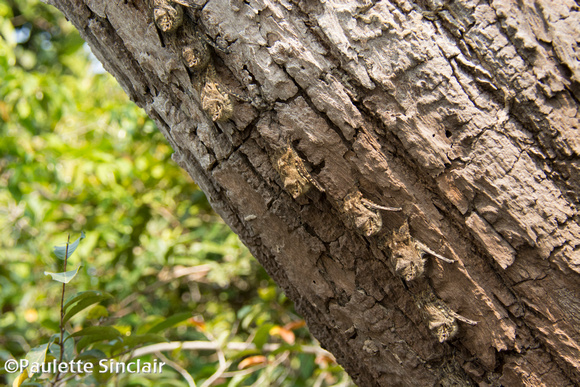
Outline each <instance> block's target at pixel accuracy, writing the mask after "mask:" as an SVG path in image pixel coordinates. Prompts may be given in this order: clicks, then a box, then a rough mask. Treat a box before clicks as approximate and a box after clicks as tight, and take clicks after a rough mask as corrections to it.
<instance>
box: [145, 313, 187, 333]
mask: <svg viewBox="0 0 580 387" xmlns="http://www.w3.org/2000/svg"><path fill="white" fill-rule="evenodd" d="M190 317H191V312H183V313H178V314H174V315H173V316H171V317H168V318H166V319H165V320H163V321H161V322H160V323H158V324H155V325H154V326H152V327H151V328H149V330H148V331H147V333H158V332H161V331H164V330H165V329H167V328H170V327H172V326H174V325H175V324H178V323H180V322H182V321H184V320H187V319H188V318H190Z"/></svg>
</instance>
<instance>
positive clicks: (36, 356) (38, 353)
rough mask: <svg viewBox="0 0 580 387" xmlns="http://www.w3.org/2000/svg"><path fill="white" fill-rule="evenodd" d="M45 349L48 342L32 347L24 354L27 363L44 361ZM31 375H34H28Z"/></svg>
mask: <svg viewBox="0 0 580 387" xmlns="http://www.w3.org/2000/svg"><path fill="white" fill-rule="evenodd" d="M47 349H48V344H42V345H39V346H38V347H34V348H32V349H31V350H30V351H28V353H27V354H26V360H28V364H32V363H36V364H41V363H44V360H45V359H46V350H47ZM32 375H34V374H30V376H32Z"/></svg>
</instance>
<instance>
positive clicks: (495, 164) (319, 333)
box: [51, 0, 580, 386]
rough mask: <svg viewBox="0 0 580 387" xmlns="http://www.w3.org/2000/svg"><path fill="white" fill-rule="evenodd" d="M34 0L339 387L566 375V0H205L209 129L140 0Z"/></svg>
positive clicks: (578, 241)
mask: <svg viewBox="0 0 580 387" xmlns="http://www.w3.org/2000/svg"><path fill="white" fill-rule="evenodd" d="M51 2H52V3H53V4H54V5H56V6H57V7H58V8H60V9H61V10H62V11H63V12H64V13H65V14H66V16H67V17H68V18H69V20H71V21H72V22H73V24H74V25H75V26H76V27H77V28H78V29H79V31H80V32H81V34H82V36H83V37H84V38H85V39H86V40H87V42H88V43H89V44H90V46H91V48H92V50H93V52H94V53H95V55H96V56H97V57H98V58H99V59H100V60H101V61H102V62H103V64H104V66H105V68H106V69H107V70H108V71H109V72H111V73H112V74H113V75H114V76H115V77H116V78H117V80H118V81H119V83H120V84H121V85H122V86H123V88H124V89H125V91H126V92H127V94H128V95H129V96H130V97H131V99H132V100H134V101H135V102H136V103H137V104H138V105H139V106H142V107H143V108H144V109H145V110H146V111H147V113H148V114H149V116H150V117H151V118H153V119H154V120H155V121H156V122H157V125H158V127H159V129H160V130H161V131H162V132H163V133H164V134H165V136H166V138H167V140H168V141H169V142H170V144H171V145H172V147H173V148H174V150H175V159H176V161H178V162H179V164H180V165H181V166H182V167H183V168H184V169H186V170H187V171H188V172H189V173H190V174H191V176H192V177H193V178H194V180H195V181H196V182H197V184H198V185H199V186H200V187H201V188H202V189H203V190H204V192H205V193H206V195H207V196H208V199H209V200H210V202H211V203H212V205H213V207H214V208H215V210H216V211H217V212H218V213H219V214H220V215H221V216H222V217H223V218H224V220H225V221H226V222H227V223H228V224H229V225H230V226H231V227H232V229H233V230H234V231H235V232H236V233H238V234H239V236H240V237H241V239H242V240H243V241H244V243H245V244H246V245H247V246H248V247H249V248H250V250H251V251H252V253H253V254H254V256H255V257H256V258H257V259H258V260H259V261H260V262H261V264H262V265H263V266H264V267H265V268H266V270H267V271H268V272H269V273H270V275H271V276H272V277H273V278H274V279H275V281H276V282H277V283H278V284H280V285H281V286H282V287H283V289H284V291H285V292H286V294H287V295H288V296H289V297H290V298H291V299H292V300H294V302H295V303H296V306H297V309H298V310H299V311H300V312H301V313H302V314H303V316H304V317H305V319H306V320H307V322H308V325H309V327H310V330H311V331H312V333H313V334H314V335H315V336H316V337H317V338H318V339H319V340H320V341H321V343H322V344H323V346H325V347H326V348H327V349H329V350H330V351H331V352H333V353H334V354H335V355H336V357H337V359H338V361H339V362H340V363H341V364H342V365H343V366H344V367H345V369H346V370H347V371H348V372H349V373H350V375H351V376H352V378H353V379H354V381H355V382H356V383H357V384H359V385H361V386H374V385H383V386H387V385H389V386H392V385H408V386H418V385H421V386H428V385H437V384H441V385H454V383H455V385H470V384H479V385H482V386H484V385H504V386H517V385H525V386H537V385H548V386H565V385H580V282H579V278H580V276H579V274H580V253H579V251H578V249H579V246H580V228H579V226H578V211H577V204H578V198H579V193H580V159H579V155H580V135H579V112H578V99H579V98H580V87H579V85H580V62H579V57H580V50H579V48H578V42H580V13H579V12H578V5H577V4H575V3H574V2H573V1H566V0H564V1H559V2H548V1H546V0H536V1H534V2H531V1H521V2H518V3H517V4H518V5H516V3H515V2H509V1H506V2H501V1H491V2H486V1H463V0H462V1H454V2H450V3H449V4H444V2H443V1H441V2H440V3H441V4H439V5H437V4H436V3H437V1H436V0H432V1H431V0H425V1H418V2H417V3H416V4H413V3H412V2H409V1H403V0H392V1H369V0H359V1H341V0H327V1H322V0H321V1H315V0H310V1H289V0H279V1H269V0H252V1H247V2H246V1H241V0H230V1H229V2H227V1H217V0H210V1H208V2H207V4H205V6H204V7H203V9H202V10H200V11H195V12H193V8H188V9H186V12H185V21H184V24H183V26H181V27H179V28H181V29H183V31H184V32H187V31H188V32H190V33H191V34H193V35H195V34H194V33H193V32H192V29H194V28H196V29H197V30H198V33H197V34H198V35H199V34H204V35H207V36H208V37H209V38H210V39H211V40H214V41H216V42H218V44H222V45H224V44H226V45H227V46H228V50H227V53H226V52H222V51H221V50H213V51H214V53H213V54H212V55H213V58H212V59H211V60H212V61H213V63H214V65H215V68H216V73H217V75H216V77H217V79H218V83H219V84H220V85H221V86H222V87H223V88H224V89H228V90H231V91H233V92H235V93H237V94H240V95H242V96H244V97H246V99H248V101H244V100H240V99H236V98H234V97H231V98H232V99H233V101H234V110H233V116H232V117H231V118H230V119H229V120H225V121H223V122H218V123H216V122H213V121H212V117H211V116H210V115H208V113H207V112H205V111H204V110H203V109H202V107H201V106H202V105H201V103H202V100H201V97H200V87H199V86H196V83H199V82H200V81H199V80H197V81H196V77H199V76H200V75H199V74H197V75H196V74H190V73H188V70H187V69H186V67H185V65H184V64H183V61H182V59H181V58H180V55H179V47H176V46H178V45H179V44H178V43H175V42H177V40H172V38H171V35H170V34H171V33H163V32H161V31H160V30H159V29H158V28H157V27H156V26H155V24H154V22H153V11H152V4H150V3H148V2H143V1H138V0H133V1H124V2H121V1H92V0H84V1H83V0H52V1H51ZM190 2H191V3H193V2H194V1H190ZM193 19H195V20H193ZM194 21H195V23H194ZM219 42H221V43H219ZM201 83H203V80H202V81H201ZM226 118H227V117H226ZM289 146H291V147H292V148H293V149H294V150H295V152H294V154H295V155H297V157H299V158H300V159H299V160H294V161H292V162H295V163H298V164H300V163H301V161H300V160H302V161H303V163H304V169H305V170H306V171H307V172H306V174H304V172H303V171H302V172H301V173H300V174H299V175H298V176H297V177H296V176H294V178H295V180H296V179H297V180H298V181H299V182H300V179H305V181H303V182H302V183H303V186H306V188H308V187H310V189H309V190H308V192H306V188H304V187H302V188H303V189H302V190H300V189H299V190H298V192H294V191H292V192H291V191H290V189H289V188H290V183H289V180H288V179H291V178H292V171H293V170H292V168H290V172H288V171H289V170H288V164H287V163H286V164H283V163H278V162H277V160H279V157H280V156H279V155H280V154H281V152H283V151H284V149H286V150H287V149H289V148H288V147H289ZM288 154H290V153H288ZM277 163H278V164H277ZM290 164H291V163H290ZM300 165H301V164H300ZM285 168H286V169H285ZM295 169H296V168H295ZM308 175H310V177H311V179H312V181H310V180H308V179H309V176H308ZM322 191H324V192H322ZM361 194H362V196H361ZM349 195H350V196H349ZM357 195H358V196H357ZM357 197H358V198H359V199H358V201H357V199H356V198H357ZM349 198H351V199H352V198H354V199H352V200H353V201H352V202H349V200H350V199H349ZM361 198H364V199H366V200H369V201H372V202H373V203H376V204H378V205H382V206H390V207H400V208H402V211H399V212H396V211H383V210H378V209H369V208H368V206H369V202H364V201H363V200H362V199H361ZM347 202H348V203H350V204H348V205H347ZM405 221H407V222H408V225H409V232H410V235H411V236H412V239H410V241H411V242H410V243H411V245H409V246H411V247H410V248H414V249H415V250H408V251H407V253H408V254H410V255H409V256H410V257H411V258H410V259H411V261H413V260H414V261H413V262H411V263H413V264H414V265H415V266H413V267H415V268H417V267H419V269H421V270H416V272H414V274H412V275H409V276H407V277H404V276H401V270H403V269H401V267H399V266H398V265H399V264H401V262H402V261H399V260H397V258H396V257H395V254H393V252H394V251H395V250H396V248H397V247H394V245H395V244H394V242H393V238H394V237H393V236H394V235H397V232H398V231H397V230H402V228H401V227H402V226H403V228H404V224H405ZM365 227H366V228H365ZM416 241H418V242H420V243H419V244H417V243H415V242H416ZM417 246H424V247H427V248H428V249H430V250H431V251H432V252H435V253H438V254H440V255H442V256H444V257H447V258H449V259H453V260H455V262H454V263H447V262H445V261H443V260H441V259H437V258H435V257H433V255H430V254H427V255H425V256H424V258H428V260H427V261H426V262H425V261H424V260H423V259H421V256H420V254H419V255H417V254H418V253H413V251H420V252H421V253H422V252H424V250H420V248H418V247H417ZM417 249H419V250H417ZM413 254H415V255H413ZM417 257H418V258H417ZM407 263H409V262H407ZM423 263H424V265H425V267H422V266H421V265H422V264H423ZM408 267H411V266H408ZM429 292H430V293H429ZM422 294H431V296H432V297H435V298H432V300H436V302H435V301H433V302H431V303H430V304H429V302H430V301H429V300H428V299H427V298H422ZM425 300H427V301H425ZM426 305H427V306H426ZM429 305H431V306H433V308H435V309H433V308H431V309H429V307H428V306H429ZM433 310H435V312H433ZM437 310H438V311H439V312H440V313H439V314H437V313H436V311H437ZM455 313H457V315H456V314H455ZM458 315H461V316H463V317H465V318H466V319H467V320H466V321H467V322H469V321H471V320H474V321H475V322H477V325H470V324H469V323H466V322H465V321H461V319H460V318H459V317H458ZM437 316H439V317H437ZM441 327H444V328H449V329H450V330H453V329H455V328H458V329H459V331H458V333H454V332H452V333H451V334H450V336H451V337H449V338H447V337H445V336H441V335H440V333H441V332H442V331H440V328H441ZM452 328H453V329H452Z"/></svg>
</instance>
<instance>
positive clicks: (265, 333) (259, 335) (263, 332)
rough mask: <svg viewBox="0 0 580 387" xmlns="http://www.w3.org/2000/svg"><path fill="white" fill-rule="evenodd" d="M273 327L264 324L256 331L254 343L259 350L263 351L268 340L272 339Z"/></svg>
mask: <svg viewBox="0 0 580 387" xmlns="http://www.w3.org/2000/svg"><path fill="white" fill-rule="evenodd" d="M273 326H274V324H264V325H262V326H260V327H259V328H258V330H256V334H255V336H254V340H252V343H254V344H256V347H257V348H258V349H262V347H263V346H264V344H266V342H267V341H268V338H269V337H270V329H272V327H273Z"/></svg>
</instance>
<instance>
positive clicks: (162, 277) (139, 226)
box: [0, 0, 350, 386]
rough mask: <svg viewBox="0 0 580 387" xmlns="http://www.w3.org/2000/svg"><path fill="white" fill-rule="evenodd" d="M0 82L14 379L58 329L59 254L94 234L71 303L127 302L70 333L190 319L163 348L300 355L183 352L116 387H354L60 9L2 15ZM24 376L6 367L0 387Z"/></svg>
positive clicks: (8, 332) (79, 256) (6, 293)
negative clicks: (184, 345) (205, 346)
mask: <svg viewBox="0 0 580 387" xmlns="http://www.w3.org/2000/svg"><path fill="white" fill-rule="evenodd" d="M0 80H1V81H0V155H1V158H0V366H2V364H3V363H4V361H6V360H7V359H10V358H15V359H21V358H23V357H24V356H25V354H26V353H27V352H28V350H30V348H32V347H34V346H37V345H39V344H42V343H46V342H47V340H48V338H49V337H50V336H51V335H52V334H53V333H55V332H56V331H57V330H58V322H59V302H60V289H61V288H60V286H59V284H58V283H56V282H53V281H51V280H50V277H48V276H46V275H44V271H45V270H48V271H55V270H56V269H58V268H55V265H56V264H55V259H54V256H53V255H52V246H53V245H56V244H61V243H63V242H65V241H66V238H67V235H68V234H69V233H70V234H71V240H74V239H76V238H77V237H78V236H79V234H80V231H81V230H84V231H85V232H86V239H85V240H84V241H83V242H82V243H81V245H80V246H79V248H78V250H77V253H76V254H75V256H74V257H73V258H72V262H71V266H70V267H76V266H78V264H79V263H82V264H83V267H82V268H81V271H80V272H79V275H78V276H77V277H76V278H75V279H74V281H73V282H71V283H70V284H69V285H67V291H68V292H71V293H74V292H79V291H84V290H102V291H106V292H109V293H111V294H112V295H113V296H114V301H113V302H109V303H105V304H103V305H102V306H97V307H95V308H93V309H91V310H88V312H87V313H84V314H81V315H80V317H78V318H76V319H73V320H71V322H70V323H69V326H68V329H69V331H70V332H73V331H76V330H79V329H81V328H85V327H87V326H92V325H99V324H108V325H112V326H114V327H115V328H116V329H118V330H119V331H120V332H122V333H123V334H133V333H135V332H140V331H143V330H145V329H146V328H147V327H151V326H152V324H155V323H158V322H159V321H163V319H167V318H170V317H171V316H174V315H176V314H178V313H182V312H191V318H189V319H187V320H185V321H183V322H181V323H179V324H177V325H176V326H168V327H166V328H165V329H164V330H163V331H162V332H160V333H161V334H162V335H163V336H164V337H165V338H166V339H168V340H170V341H207V342H214V343H217V345H218V346H220V347H222V348H226V346H227V344H228V343H235V342H248V341H253V342H254V343H255V344H257V345H258V347H261V346H262V345H264V344H265V345H266V346H267V345H268V344H267V343H280V344H282V348H289V349H290V350H279V351H273V352H272V351H270V352H267V351H263V352H262V351H259V350H255V351H240V350H235V349H224V350H223V353H222V352H221V351H217V352H216V351H215V350H204V351H195V350H174V351H172V352H165V353H164V355H161V356H167V358H168V359H170V361H171V362H173V364H174V365H176V366H175V367H173V368H167V367H166V368H164V370H165V371H164V372H163V373H162V374H158V375H152V376H150V377H147V378H145V377H143V375H138V374H137V375H129V374H126V375H120V376H119V377H117V378H113V379H111V380H110V381H109V382H108V383H109V384H110V385H126V386H129V385H135V386H153V385H171V386H187V385H188V382H187V374H190V375H191V376H192V377H193V379H194V380H195V381H196V382H197V383H204V381H205V382H206V385H207V384H208V383H209V382H212V383H213V384H212V385H219V386H237V385H267V386H275V385H280V386H325V385H349V384H350V382H349V379H348V377H347V376H346V375H345V374H344V372H343V371H342V369H341V368H340V367H339V366H337V365H336V363H334V362H333V361H332V360H331V359H330V358H329V357H328V356H326V355H325V354H324V353H323V352H322V351H321V350H320V349H317V348H310V347H307V346H305V345H312V344H313V339H312V338H311V337H310V336H309V334H308V331H307V330H306V328H304V327H301V325H302V324H301V318H300V317H299V316H298V315H296V313H295V312H294V310H293V306H292V304H291V302H290V301H289V300H288V299H287V298H286V297H285V296H284V294H283V293H282V292H281V291H280V289H278V288H277V287H276V286H275V284H274V283H273V282H272V281H271V280H270V279H269V277H268V276H267V274H266V273H265V272H264V271H263V269H262V268H261V267H260V266H259V264H258V263H257V262H256V261H255V260H254V259H253V258H252V257H251V256H250V254H249V252H248V250H247V249H246V248H245V247H244V246H243V245H242V244H241V243H240V241H239V240H238V238H237V236H236V235H235V234H233V233H232V232H231V231H230V229H229V228H228V227H227V226H226V225H225V224H224V223H223V222H222V220H221V219H220V218H219V217H218V216H217V215H216V214H215V213H214V212H213V211H212V209H211V207H210V206H209V204H208V202H207V201H206V199H205V196H204V195H203V193H202V192H201V191H200V190H199V189H198V188H197V186H196V185H195V184H194V183H193V182H192V181H191V179H190V178H189V177H188V176H187V175H186V173H185V172H184V171H183V170H181V169H180V168H179V167H178V166H177V165H175V164H174V162H173V161H172V160H171V158H170V156H171V153H172V150H171V149H170V147H169V146H168V145H167V143H166V141H165V139H164V138H163V136H162V135H161V134H160V133H159V132H158V131H157V129H156V127H155V124H154V123H153V122H152V121H151V120H149V119H148V118H147V116H146V115H145V113H144V112H143V111H142V110H141V109H139V108H138V107H136V106H135V105H134V104H133V103H132V102H130V101H129V100H128V98H127V97H126V95H125V94H124V92H123V91H122V90H121V88H120V87H119V86H118V85H117V83H116V82H115V81H114V79H113V78H112V77H111V76H110V75H108V74H106V73H103V72H102V71H99V66H98V64H97V63H96V62H95V61H94V60H93V59H91V55H90V51H89V50H88V48H87V46H86V45H85V44H84V42H83V40H82V39H81V38H80V36H79V35H78V33H77V32H76V30H75V29H74V27H72V25H70V24H69V23H68V22H67V21H66V20H65V19H64V17H63V16H62V15H61V14H60V13H59V12H58V11H57V10H56V9H54V8H52V7H50V6H47V5H45V4H42V3H40V2H39V1H37V0H18V1H5V0H0ZM69 270H70V269H69ZM168 325H171V324H168ZM294 341H295V343H294ZM266 346H264V347H263V348H262V349H264V348H266ZM284 346H285V347H284ZM307 348H309V349H310V350H309V351H307V350H306V349H307ZM221 355H224V356H225V359H226V360H227V362H226V363H224V362H223V360H224V359H223V358H222V362H221V363H220V359H219V358H220V356H221ZM150 356H151V355H150ZM153 356H156V355H153ZM149 359H151V357H150V358H149ZM220 364H221V367H220ZM224 366H225V368H224ZM179 368H182V369H181V370H180V369H179ZM15 376H16V375H14V374H7V373H6V372H5V371H4V370H3V368H2V367H0V384H6V383H11V382H12V380H13V379H14V377H15ZM218 376H219V377H218ZM211 379H213V380H211ZM68 384H69V385H74V384H75V383H74V380H70V381H69V383H68ZM77 384H78V385H89V384H90V380H88V379H87V378H85V380H83V381H81V382H77ZM198 385H199V384H198Z"/></svg>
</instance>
